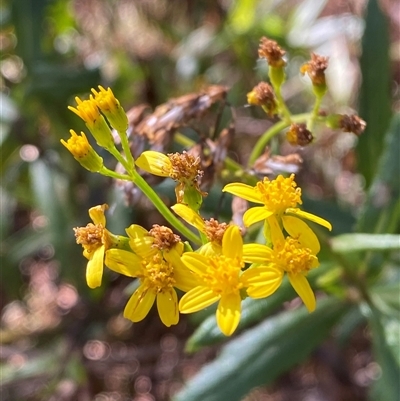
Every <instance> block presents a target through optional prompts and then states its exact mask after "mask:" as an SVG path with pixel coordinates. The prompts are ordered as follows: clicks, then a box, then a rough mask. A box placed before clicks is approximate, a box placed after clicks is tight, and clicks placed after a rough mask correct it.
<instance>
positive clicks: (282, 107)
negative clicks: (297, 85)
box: [274, 88, 292, 125]
mask: <svg viewBox="0 0 400 401" xmlns="http://www.w3.org/2000/svg"><path fill="white" fill-rule="evenodd" d="M274 90H275V97H276V100H277V103H278V109H279V111H280V114H281V115H282V117H283V121H284V122H285V123H286V124H288V125H289V124H290V123H291V122H292V116H291V114H290V111H289V109H288V107H287V106H286V103H285V101H284V99H283V96H282V93H281V88H274Z"/></svg>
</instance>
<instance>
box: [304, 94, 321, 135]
mask: <svg viewBox="0 0 400 401" xmlns="http://www.w3.org/2000/svg"><path fill="white" fill-rule="evenodd" d="M321 102H322V96H316V97H315V103H314V107H313V109H312V112H311V114H310V116H309V118H308V121H307V129H308V130H309V131H311V132H312V130H313V127H314V123H315V120H316V119H317V118H318V114H319V107H320V106H321Z"/></svg>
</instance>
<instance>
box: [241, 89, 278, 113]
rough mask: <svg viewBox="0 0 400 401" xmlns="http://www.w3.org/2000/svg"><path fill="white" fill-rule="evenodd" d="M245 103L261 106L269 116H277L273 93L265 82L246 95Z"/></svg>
mask: <svg viewBox="0 0 400 401" xmlns="http://www.w3.org/2000/svg"><path fill="white" fill-rule="evenodd" d="M247 103H249V104H252V105H254V106H262V107H263V109H264V110H265V112H266V113H267V114H268V115H269V116H271V117H272V116H273V115H274V114H277V105H276V100H275V94H274V91H273V89H272V87H271V85H269V84H268V83H267V82H260V83H259V84H258V85H257V86H255V87H254V88H253V90H252V91H251V92H249V93H248V94H247Z"/></svg>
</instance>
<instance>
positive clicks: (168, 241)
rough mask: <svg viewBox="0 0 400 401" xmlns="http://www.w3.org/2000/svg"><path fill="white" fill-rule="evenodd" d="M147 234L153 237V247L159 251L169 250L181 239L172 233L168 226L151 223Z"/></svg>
mask: <svg viewBox="0 0 400 401" xmlns="http://www.w3.org/2000/svg"><path fill="white" fill-rule="evenodd" d="M149 234H150V235H151V236H152V237H153V238H154V242H153V247H154V248H158V249H159V250H160V251H163V250H164V251H165V250H170V249H171V248H173V247H174V246H175V245H176V244H177V243H178V242H180V240H181V238H180V237H179V235H177V234H174V233H173V232H172V230H171V229H170V228H168V227H165V226H159V225H158V224H154V225H153V228H152V229H151V230H150V231H149Z"/></svg>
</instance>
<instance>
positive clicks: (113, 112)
mask: <svg viewBox="0 0 400 401" xmlns="http://www.w3.org/2000/svg"><path fill="white" fill-rule="evenodd" d="M92 92H93V95H94V102H95V103H96V105H97V107H98V108H99V109H100V110H101V112H102V113H104V115H105V116H106V117H107V120H108V122H109V123H110V124H111V126H112V127H113V128H115V129H116V130H117V131H118V132H121V133H125V132H126V130H127V129H128V117H127V116H126V113H125V111H124V109H123V108H122V107H121V104H120V103H119V100H118V99H117V98H116V97H115V96H114V93H113V92H112V90H111V88H107V90H105V89H104V88H103V87H102V86H100V85H99V92H97V91H96V90H95V89H92ZM91 99H93V98H92V97H91Z"/></svg>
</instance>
